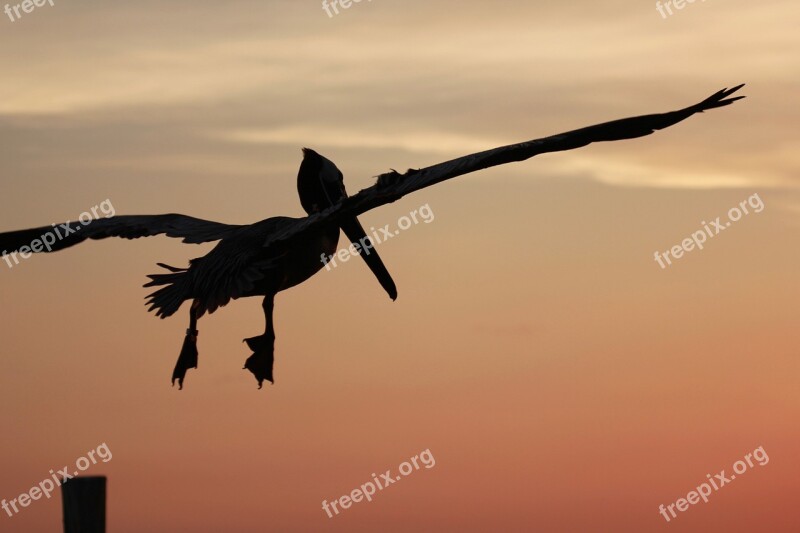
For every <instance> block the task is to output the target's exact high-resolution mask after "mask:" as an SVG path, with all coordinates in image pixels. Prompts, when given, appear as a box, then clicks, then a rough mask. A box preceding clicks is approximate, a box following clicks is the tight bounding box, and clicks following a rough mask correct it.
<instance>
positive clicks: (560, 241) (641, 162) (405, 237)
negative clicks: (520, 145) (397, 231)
mask: <svg viewBox="0 0 800 533" xmlns="http://www.w3.org/2000/svg"><path fill="white" fill-rule="evenodd" d="M0 15H2V14H1V13H0ZM798 15H800V8H798V7H797V3H796V2H790V1H788V0H786V1H777V0H772V1H770V0H767V1H762V2H754V1H749V2H746V1H744V0H727V1H725V2H723V1H721V0H708V1H707V2H695V3H693V4H687V5H686V7H685V8H684V9H682V10H680V11H677V12H676V13H675V14H674V15H673V16H671V17H669V18H667V19H663V18H662V17H661V16H660V15H659V14H658V11H656V9H655V4H654V3H651V2H631V1H625V2H623V1H621V0H607V1H604V2H590V1H583V0H579V1H578V0H572V1H569V2H521V1H513V2H512V1H508V0H505V1H504V0H501V1H495V2H476V1H471V0H459V1H455V0H448V1H437V2H424V1H422V0H405V1H403V2H399V1H395V0H373V1H371V2H361V3H360V4H354V5H353V6H352V7H351V8H349V9H348V10H346V11H343V12H342V13H341V14H339V15H337V16H335V17H333V18H329V17H328V16H327V15H326V14H325V12H324V11H323V10H322V9H321V6H320V3H319V2H317V1H310V2H298V1H296V0H295V1H293V2H289V1H269V2H264V1H258V2H257V1H231V2H225V3H220V2H211V1H208V0H193V1H191V2H190V1H187V0H178V1H170V2H163V1H161V2H155V1H152V0H143V1H139V2H98V1H84V2H70V1H66V0H55V5H54V6H52V7H51V6H49V5H45V6H42V7H39V8H36V10H35V11H34V12H32V13H30V14H26V15H24V16H23V18H22V19H20V20H17V21H15V22H12V21H10V20H9V19H8V18H0V73H2V83H0V160H2V169H3V173H2V176H3V178H2V180H3V194H2V195H0V230H2V231H7V230H13V229H21V228H26V227H32V226H41V225H45V224H50V223H53V222H63V221H65V220H67V219H71V220H75V219H76V217H77V216H78V215H79V214H80V213H81V212H83V211H85V210H87V209H89V208H91V207H92V206H95V205H97V204H99V203H100V202H102V201H103V200H106V199H109V200H111V202H112V203H113V205H114V207H115V209H116V212H117V214H148V213H168V212H181V213H187V214H191V215H194V216H198V217H203V218H208V219H211V220H219V221H223V222H231V223H249V222H253V221H256V220H261V219H264V218H267V217H270V216H274V215H290V216H300V215H302V210H301V208H300V205H299V202H298V200H297V193H296V189H295V177H296V172H297V167H298V165H299V162H300V157H301V154H300V148H301V147H302V146H309V147H312V148H315V149H317V150H318V151H320V152H321V153H323V154H324V155H326V156H328V157H329V158H331V159H332V160H334V161H336V162H337V164H338V165H339V167H340V168H341V169H342V171H343V172H344V174H345V177H346V183H347V186H348V189H349V191H350V192H351V193H352V192H355V191H357V190H358V189H360V188H363V187H366V186H369V185H371V184H372V183H373V178H372V176H375V175H377V174H379V173H381V172H384V171H386V170H387V169H388V168H390V167H391V168H396V169H399V170H404V169H406V168H408V167H414V168H417V167H420V166H424V165H428V164H433V163H436V162H439V161H442V160H445V159H449V158H452V157H456V156H459V155H463V154H465V153H469V152H471V151H477V150H481V149H485V148H490V147H493V146H496V145H500V144H506V143H511V142H517V141H521V140H527V139H531V138H535V137H540V136H545V135H549V134H554V133H558V132H561V131H567V130H570V129H574V128H577V127H581V126H585V125H589V124H593V123H596V122H602V121H606V120H611V119H615V118H622V117H625V116H631V115H637V114H645V113H653V112H661V111H669V110H672V109H677V108H679V107H683V106H686V105H689V104H693V103H695V102H697V101H699V100H701V99H703V98H705V97H707V96H708V95H710V94H711V93H713V92H715V91H716V90H718V89H721V88H723V87H730V86H733V85H735V84H738V83H742V82H746V83H747V84H748V85H747V87H746V88H745V89H744V90H743V93H744V94H746V95H747V96H748V98H747V99H746V100H744V101H741V102H738V103H736V104H735V105H733V106H731V107H728V108H724V109H720V110H713V111H710V112H708V113H705V114H703V115H700V116H695V117H693V118H691V119H689V120H687V121H686V122H683V123H681V124H679V125H677V126H675V127H673V128H670V129H669V130H667V131H663V132H658V133H656V134H655V135H653V136H650V137H647V138H643V139H637V140H633V141H624V142H619V143H611V144H603V145H593V146H591V147H588V148H584V149H581V150H577V151H574V152H569V153H562V154H551V155H546V156H542V157H539V158H535V159H533V160H531V161H528V162H525V163H521V164H517V165H512V166H506V167H501V168H495V169H491V170H487V171H483V172H481V173H478V174H474V175H470V176H466V177H462V178H458V179H456V180H454V181H452V182H448V183H445V184H442V185H439V186H436V187H434V188H430V189H426V190H424V191H421V192H419V193H416V194H415V195H413V196H409V197H406V198H403V199H402V200H400V201H398V202H396V203H394V204H392V205H390V206H386V207H383V208H381V209H379V210H375V211H372V212H369V213H367V214H365V215H364V216H363V217H362V222H363V223H364V225H365V226H366V227H370V226H375V227H380V226H383V225H384V224H391V225H395V224H396V221H397V219H398V218H399V217H400V216H403V215H405V214H407V213H409V212H410V211H412V210H414V209H417V208H419V207H420V206H423V205H426V204H427V205H429V206H430V209H431V210H432V211H433V213H434V214H435V220H434V221H433V222H431V223H429V224H419V225H417V226H413V227H412V228H410V229H408V230H407V231H405V232H403V233H402V234H401V235H399V236H398V237H397V238H395V239H392V240H390V241H388V242H386V243H384V244H382V245H380V246H379V248H378V250H379V252H380V253H381V256H382V257H383V260H384V262H385V263H386V264H387V266H388V268H389V270H390V271H391V273H392V275H393V277H394V279H395V281H396V282H397V285H398V289H399V295H400V296H399V298H398V300H397V301H396V302H394V303H392V302H391V301H389V299H388V298H387V297H386V295H385V293H383V291H382V290H381V288H380V286H379V285H378V283H377V282H376V281H375V280H374V279H373V278H372V276H371V274H370V273H369V272H368V270H367V268H366V267H365V265H363V264H361V263H357V262H355V261H353V262H349V263H346V264H342V265H340V266H339V267H337V268H336V269H334V270H333V271H331V272H326V271H322V272H320V273H319V274H317V275H316V276H314V277H313V278H312V279H311V280H309V281H308V282H306V283H305V284H303V285H301V286H299V287H297V288H294V289H292V290H290V291H287V292H285V293H282V294H280V295H279V296H278V298H277V301H276V315H275V320H276V327H277V342H276V368H275V375H276V385H274V386H268V385H267V386H265V390H261V391H258V390H257V389H256V384H255V380H254V379H253V378H252V376H251V375H250V374H249V372H246V371H243V370H242V369H241V367H242V364H243V362H244V360H245V359H246V357H247V356H248V355H249V352H248V351H247V350H246V347H245V346H244V345H243V344H242V343H241V339H243V338H245V337H251V336H253V335H255V334H258V333H260V332H261V331H262V328H263V315H262V313H261V307H260V301H258V300H256V299H251V300H240V301H237V302H234V303H233V304H231V305H229V306H228V307H226V308H225V309H223V310H222V312H219V313H216V314H214V315H212V316H211V317H206V318H204V319H203V320H202V321H201V322H200V328H199V329H200V338H199V349H200V368H199V369H198V370H192V371H190V373H189V375H188V377H187V382H186V387H185V389H184V390H183V391H182V392H178V390H177V388H170V386H169V377H170V375H171V372H172V368H173V366H174V363H175V359H176V357H177V355H178V351H179V348H180V343H181V340H182V338H183V333H184V330H185V327H186V316H185V314H186V313H185V312H181V313H179V314H178V315H177V316H175V317H173V318H172V319H170V320H167V321H160V320H157V319H155V318H154V317H153V315H151V314H148V313H146V310H145V308H144V307H143V305H142V304H143V298H144V296H145V295H146V294H147V290H146V289H143V288H142V287H141V285H142V284H143V283H144V282H145V281H146V278H145V275H146V274H148V273H152V272H155V271H156V270H157V267H156V266H155V263H156V262H158V261H161V262H166V263H170V264H178V265H183V264H185V263H186V261H187V260H188V259H190V258H193V257H197V256H199V255H202V254H203V253H205V252H207V251H208V250H210V249H211V247H212V246H213V245H203V246H199V247H198V246H195V247H192V246H187V245H182V244H180V243H179V242H178V241H175V240H171V239H167V238H155V239H142V240H138V241H134V242H126V241H116V240H115V241H111V240H109V241H103V242H91V243H88V244H84V245H81V246H80V247H77V248H73V249H70V250H68V251H65V252H61V253H58V254H53V255H49V256H35V257H33V258H32V259H29V260H27V261H25V262H24V263H23V264H20V265H18V266H16V267H14V268H13V269H8V268H7V267H6V266H5V263H0V298H2V303H3V305H2V306H0V336H1V337H2V339H3V343H2V356H1V357H0V405H2V408H1V409H0V428H2V430H1V431H2V435H3V438H2V439H0V469H1V470H0V471H2V475H1V476H0V499H1V498H5V499H12V498H15V497H17V496H18V495H19V494H20V493H22V492H26V491H27V490H28V489H29V488H30V487H31V486H33V485H35V484H36V483H38V482H39V481H41V480H42V479H44V478H46V477H48V475H49V474H48V472H49V470H50V469H57V468H61V467H63V466H64V465H67V464H74V462H75V460H76V459H77V458H78V457H80V456H82V455H84V454H85V453H86V452H87V451H88V450H91V449H94V448H96V447H97V446H98V445H99V444H101V443H106V444H107V445H108V447H109V448H110V450H111V451H112V452H113V459H112V460H111V461H110V462H108V463H106V464H101V465H97V466H94V467H92V468H90V469H89V470H88V471H87V474H96V475H107V476H109V507H108V513H109V519H108V523H109V531H113V532H117V533H127V532H139V531H165V532H166V531H169V532H183V531H186V532H190V531H191V532H216V531H241V532H257V531H258V532H262V531H286V532H308V531H331V532H345V531H346V532H354V531H385V532H408V531H421V532H439V531H464V532H483V531H548V532H550V531H552V532H573V531H574V532H584V531H598V532H628V531H630V532H642V531H671V532H673V533H675V532H700V531H712V530H713V531H723V530H724V531H729V532H740V531H742V532H744V531H755V530H761V531H773V532H790V531H791V532H795V531H798V530H800V517H798V514H797V511H796V499H797V494H798V490H800V482H798V479H800V456H798V454H797V449H798V446H799V445H800V430H799V429H798V425H797V423H796V421H797V419H798V415H800V392H798V386H797V384H798V380H800V353H799V352H798V348H797V347H798V345H799V344H800V333H799V331H800V329H798V327H797V316H798V301H800V288H799V287H798V283H797V276H798V271H799V270H800V252H799V251H798V248H797V242H798V240H799V239H800V190H799V189H800V173H798V170H800V150H799V149H798V148H800V136H798V134H797V126H798V118H800V117H799V116H798V115H799V114H800V111H799V109H800V108H799V107H798V105H797V94H798V90H799V89H800V74H799V73H800V36H798V33H797V25H798ZM755 193H758V194H759V195H760V198H761V199H762V200H763V202H764V205H765V208H764V210H763V211H762V212H761V213H758V214H755V213H754V214H751V215H748V216H746V217H744V218H743V219H742V220H741V221H739V222H737V223H736V224H735V225H734V226H732V227H731V228H730V229H729V230H728V231H726V232H725V233H723V234H720V235H719V236H717V237H715V238H714V239H711V240H709V241H708V243H707V244H706V247H705V249H704V250H702V251H700V250H695V251H692V252H690V253H688V254H686V255H685V256H684V257H683V258H681V259H679V260H677V261H676V262H675V264H674V265H673V266H671V267H670V268H668V269H664V270H662V269H661V268H659V266H658V264H657V263H656V262H655V261H654V260H653V253H654V252H655V251H656V250H666V249H668V248H670V247H672V246H673V245H674V244H676V243H679V242H680V241H681V240H682V239H683V238H685V237H687V236H688V235H690V234H691V233H692V232H694V231H696V230H698V229H700V227H701V221H704V220H705V221H707V220H713V219H715V218H716V217H717V216H723V217H724V216H725V213H726V212H727V211H728V209H729V208H731V207H733V206H736V205H738V204H739V202H740V201H742V200H745V199H746V198H747V197H749V196H751V195H752V194H755ZM342 243H344V241H343V240H342ZM759 446H763V447H764V449H765V450H766V452H767V453H768V455H769V458H770V461H769V463H768V464H767V465H765V466H763V467H755V468H754V469H753V470H751V471H749V472H747V473H746V474H745V475H742V476H740V477H737V479H736V480H735V481H734V482H732V483H731V484H730V485H729V486H726V487H724V488H722V489H721V490H720V491H719V492H717V493H714V494H713V495H712V496H711V498H710V501H709V503H707V504H703V503H700V504H698V505H694V506H692V507H691V508H690V509H689V510H688V511H686V512H684V513H681V514H680V516H679V517H678V518H676V519H674V520H673V521H672V522H670V523H667V522H666V521H665V520H664V519H663V518H662V517H661V515H659V513H658V506H659V505H660V504H665V505H666V504H669V503H672V502H674V501H675V500H677V499H678V498H680V497H685V496H686V494H687V493H688V492H689V491H691V490H692V489H693V488H694V487H696V486H697V485H698V484H699V483H701V482H703V481H705V479H706V474H714V473H717V472H719V471H720V470H722V469H726V470H727V471H728V472H730V469H731V465H732V464H733V463H734V462H735V461H737V460H738V459H741V458H742V457H743V456H744V455H745V454H747V453H749V452H752V451H753V450H754V449H755V448H757V447H759ZM425 449H430V451H431V453H432V454H433V456H434V457H435V459H436V466H435V467H433V468H431V469H423V470H422V471H420V472H417V473H414V474H412V475H411V476H409V477H408V478H405V479H403V480H402V481H401V482H398V483H396V484H394V485H392V486H391V487H389V488H387V489H386V490H385V491H382V492H380V493H379V494H377V495H376V496H375V499H374V501H373V502H371V503H359V504H356V505H354V506H353V507H351V508H350V509H348V510H346V511H345V512H344V513H343V514H341V515H339V516H336V517H334V518H332V519H330V518H328V517H327V515H326V514H325V512H323V511H322V508H321V502H322V500H324V499H327V500H333V499H336V498H338V497H339V496H341V495H343V494H346V493H349V492H350V491H351V490H352V489H354V488H357V487H358V486H359V485H361V484H362V483H364V482H366V481H369V480H370V479H371V474H372V473H373V472H378V473H381V472H384V471H386V470H387V469H392V470H393V471H394V470H396V469H397V466H398V465H399V464H400V463H401V462H403V461H405V460H407V459H408V458H410V457H412V456H414V455H416V454H418V453H420V452H421V451H422V450H425ZM60 513H61V509H60V503H59V500H58V499H53V500H49V501H37V502H34V503H33V504H32V505H31V506H30V507H28V508H26V509H24V510H23V511H22V512H21V513H20V514H19V515H17V516H14V517H12V518H9V517H8V516H7V515H5V513H2V512H0V531H22V532H51V531H57V530H58V528H59V527H60Z"/></svg>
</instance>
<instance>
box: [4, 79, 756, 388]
mask: <svg viewBox="0 0 800 533" xmlns="http://www.w3.org/2000/svg"><path fill="white" fill-rule="evenodd" d="M743 86H744V84H742V85H738V86H736V87H733V88H731V89H722V90H721V91H718V92H716V93H714V94H713V95H711V96H710V97H708V98H706V99H705V100H703V101H702V102H700V103H698V104H695V105H692V106H689V107H686V108H684V109H680V110H678V111H672V112H668V113H658V114H652V115H643V116H638V117H632V118H625V119H621V120H615V121H612V122H605V123H603V124H597V125H594V126H589V127H586V128H582V129H578V130H573V131H569V132H566V133H561V134H558V135H553V136H550V137H544V138H542V139H536V140H532V141H527V142H522V143H518V144H511V145H508V146H501V147H499V148H494V149H492V150H487V151H484V152H479V153H475V154H471V155H467V156H464V157H459V158H457V159H453V160H451V161H446V162H444V163H439V164H437V165H433V166H430V167H427V168H422V169H409V170H408V171H407V172H406V173H405V174H400V173H398V172H396V171H394V170H393V171H391V172H388V173H385V174H381V175H380V176H378V179H377V183H375V185H373V186H371V187H368V188H366V189H363V190H361V191H360V192H358V193H357V194H355V195H353V196H348V194H347V191H346V190H345V187H344V177H343V175H342V173H341V171H340V170H339V169H338V168H337V167H336V165H335V164H334V163H333V162H332V161H330V160H328V159H326V158H325V157H323V156H321V155H320V154H318V153H317V152H315V151H314V150H310V149H308V148H304V149H303V160H302V163H301V164H300V170H299V172H298V175H297V191H298V195H299V197H300V203H301V205H302V207H303V209H304V210H305V212H306V213H308V216H306V217H303V218H290V217H272V218H268V219H266V220H262V221H261V222H256V223H255V224H250V225H231V224H222V223H220V222H212V221H209V220H202V219H198V218H194V217H190V216H186V215H180V214H167V215H130V216H115V217H112V218H105V219H98V220H94V221H93V222H92V223H91V224H90V225H87V226H81V225H79V224H78V223H77V222H75V223H72V222H67V223H66V224H64V225H62V227H64V228H65V229H66V228H70V230H72V231H71V232H69V231H68V232H67V233H68V235H65V236H64V237H63V238H62V239H61V240H58V241H56V243H55V244H53V245H52V246H50V247H49V248H48V249H41V251H43V252H51V251H53V252H55V251H58V250H62V249H64V248H69V247H70V246H74V245H76V244H78V243H81V242H83V241H85V240H87V239H105V238H107V237H122V238H125V239H137V238H139V237H151V236H154V235H161V234H164V235H166V236H168V237H173V238H179V239H183V242H184V243H187V244H199V243H205V242H214V241H219V242H218V244H217V245H216V247H215V248H214V249H213V250H211V251H210V252H209V253H208V254H206V255H205V256H203V257H198V258H196V259H192V260H191V261H189V266H188V267H187V268H176V267H172V266H169V265H165V264H162V263H158V265H159V266H160V267H162V268H164V269H165V270H166V271H167V272H166V273H161V274H153V275H150V276H148V277H149V278H150V280H151V281H150V282H149V283H147V284H146V285H145V287H159V288H158V289H157V290H156V291H155V292H153V293H152V294H150V295H149V296H148V297H147V303H148V305H150V308H149V310H150V311H155V313H156V315H157V316H159V317H161V318H166V317H169V316H172V315H173V314H175V313H176V312H177V311H178V309H179V308H180V307H181V305H182V304H183V302H186V301H190V302H191V305H190V308H189V328H188V329H187V330H186V335H185V337H184V341H183V346H182V348H181V352H180V355H179V357H178V361H177V363H176V365H175V369H174V371H173V373H172V384H173V385H174V384H175V382H176V381H177V382H178V384H179V388H183V381H184V378H185V376H186V372H187V371H188V370H189V369H190V368H197V360H198V351H197V336H198V331H197V321H198V319H200V318H201V317H202V316H203V315H204V314H205V313H209V314H210V313H213V312H214V311H216V310H217V309H218V308H220V307H222V306H224V305H226V304H227V303H228V302H230V301H231V300H235V299H237V298H245V297H251V296H261V297H263V309H264V316H265V320H266V327H265V331H264V334H263V335H258V336H255V337H251V338H248V339H245V340H244V342H246V343H247V346H248V347H249V348H250V349H251V350H252V351H253V353H252V355H250V357H249V358H248V359H247V360H246V361H245V364H244V368H246V369H247V370H249V371H250V372H252V373H253V375H254V376H255V378H256V380H257V381H258V387H259V388H261V386H262V384H263V382H264V381H265V380H267V381H269V382H271V383H274V381H273V362H274V345H275V329H274V326H273V320H272V314H273V307H274V300H275V295H276V294H277V293H279V292H280V291H283V290H286V289H288V288H290V287H294V286H295V285H298V284H300V283H302V282H304V281H305V280H307V279H309V278H310V277H311V276H313V275H314V274H315V273H316V272H318V271H319V270H320V269H321V268H322V267H323V265H324V263H323V262H322V261H321V260H320V258H321V257H322V256H325V257H328V256H330V255H332V254H333V252H335V251H336V247H337V244H338V241H339V230H340V229H341V230H342V231H344V233H345V235H346V236H347V238H348V239H349V240H350V242H351V243H352V244H353V245H354V249H355V250H359V251H360V252H362V253H360V255H361V257H362V258H363V259H364V261H365V262H366V263H367V265H368V266H369V268H370V270H371V271H372V273H373V274H374V275H375V277H376V278H377V279H378V281H379V282H380V284H381V286H382V287H383V289H384V290H385V291H386V292H387V293H388V294H389V297H391V299H392V300H395V299H396V298H397V288H396V286H395V283H394V281H393V280H392V277H391V275H390V274H389V272H388V270H387V269H386V266H385V265H384V264H383V261H382V260H381V258H380V256H379V255H378V253H377V252H376V251H375V250H374V248H373V246H372V244H371V242H370V241H369V238H368V237H367V236H366V233H365V232H364V229H363V227H362V226H361V224H360V223H359V221H358V218H357V217H358V215H361V214H362V213H365V212H367V211H369V210H371V209H375V208H376V207H379V206H382V205H385V204H388V203H391V202H394V201H396V200H398V199H399V198H401V197H403V196H405V195H407V194H410V193H412V192H414V191H418V190H420V189H423V188H425V187H430V186H431V185H435V184H437V183H439V182H442V181H445V180H448V179H451V178H455V177H457V176H462V175H464V174H468V173H470V172H476V171H478V170H483V169H486V168H490V167H494V166H497V165H503V164H506V163H512V162H517V161H524V160H526V159H529V158H531V157H533V156H535V155H539V154H544V153H548V152H559V151H564V150H572V149H575V148H580V147H583V146H586V145H588V144H591V143H594V142H601V141H618V140H622V139H634V138H637V137H643V136H645V135H649V134H651V133H653V132H654V131H656V130H661V129H664V128H667V127H669V126H672V125H674V124H677V123H678V122H681V121H682V120H684V119H686V118H688V117H690V116H692V115H694V114H695V113H702V112H703V111H706V110H709V109H714V108H717V107H723V106H727V105H729V104H731V103H733V102H735V101H736V100H740V99H742V98H744V96H734V97H732V96H731V95H732V94H734V93H735V92H737V91H738V90H739V89H741V88H742V87H743ZM50 230H51V227H49V226H45V227H40V228H33V229H27V230H20V231H12V232H7V233H0V249H2V250H3V253H4V254H5V253H7V252H8V253H13V252H15V251H18V250H19V249H20V248H21V247H25V246H26V245H28V244H30V243H31V242H32V241H33V240H35V239H37V238H39V237H41V236H42V235H44V234H45V233H48V232H49V231H50ZM78 230H80V231H78ZM356 245H358V246H356Z"/></svg>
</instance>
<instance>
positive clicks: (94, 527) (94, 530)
mask: <svg viewBox="0 0 800 533" xmlns="http://www.w3.org/2000/svg"><path fill="white" fill-rule="evenodd" d="M61 498H62V502H63V512H64V533H105V531H106V477H105V476H87V477H77V478H74V479H69V480H67V481H66V482H65V483H64V484H63V485H61Z"/></svg>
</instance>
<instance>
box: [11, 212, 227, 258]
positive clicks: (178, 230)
mask: <svg viewBox="0 0 800 533" xmlns="http://www.w3.org/2000/svg"><path fill="white" fill-rule="evenodd" d="M240 227H241V226H236V225H230V224H221V223H219V222H212V221H210V220H202V219H199V218H194V217H189V216H186V215H178V214H168V215H130V216H118V217H111V218H99V219H96V220H91V221H87V224H86V225H83V224H82V223H81V222H66V223H64V224H53V225H52V226H44V227H41V228H32V229H25V230H19V231H10V232H7V233H0V253H14V252H17V251H19V250H20V248H23V247H26V248H28V249H29V250H30V251H32V252H57V251H58V250H63V249H64V248H69V247H70V246H75V245H76V244H80V243H82V242H83V241H85V240H86V239H105V238H107V237H122V238H124V239H138V238H139V237H152V236H154V235H161V234H165V235H166V236H167V237H174V238H179V239H180V238H182V239H183V242H185V243H188V244H199V243H202V242H209V241H216V240H219V239H222V238H223V237H225V236H226V235H229V234H230V233H231V232H233V231H235V230H236V229H238V228H240Z"/></svg>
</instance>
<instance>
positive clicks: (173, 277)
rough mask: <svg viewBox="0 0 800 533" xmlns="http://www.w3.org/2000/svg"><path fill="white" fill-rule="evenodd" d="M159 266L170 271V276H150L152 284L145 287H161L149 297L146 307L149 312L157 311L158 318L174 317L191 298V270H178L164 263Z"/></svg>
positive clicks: (149, 283)
mask: <svg viewBox="0 0 800 533" xmlns="http://www.w3.org/2000/svg"><path fill="white" fill-rule="evenodd" d="M158 266H160V267H161V268H163V269H165V270H169V271H170V273H169V274H150V275H149V276H147V277H148V278H150V280H151V281H150V282H148V283H146V284H145V285H144V286H145V287H159V286H162V285H163V287H162V288H160V289H158V290H157V291H155V292H153V293H151V294H148V295H147V302H146V305H149V306H150V308H149V309H148V311H155V312H156V316H158V317H161V318H167V317H169V316H172V315H174V314H175V313H176V312H177V311H178V309H180V307H181V304H183V302H184V301H186V300H189V299H190V298H191V293H192V291H191V288H192V283H191V276H190V274H189V270H188V269H186V268H176V267H172V266H169V265H165V264H163V263H158Z"/></svg>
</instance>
